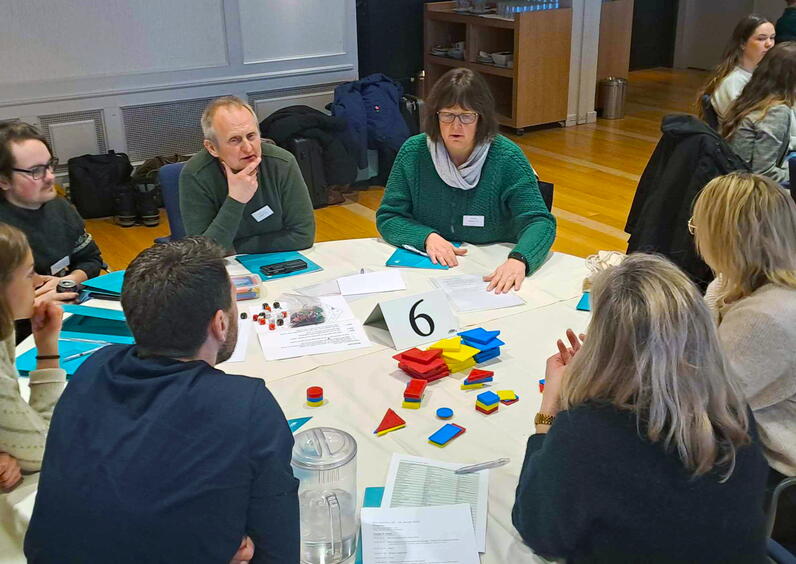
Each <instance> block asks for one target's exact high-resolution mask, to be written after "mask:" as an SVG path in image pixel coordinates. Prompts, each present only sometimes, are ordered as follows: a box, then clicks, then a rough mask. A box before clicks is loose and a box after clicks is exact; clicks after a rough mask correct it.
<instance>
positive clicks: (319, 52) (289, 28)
mask: <svg viewBox="0 0 796 564" xmlns="http://www.w3.org/2000/svg"><path fill="white" fill-rule="evenodd" d="M239 2H240V8H239V9H240V27H241V37H242V40H243V62H244V63H245V64H253V63H265V62H271V61H284V60H294V59H304V58H308V57H319V56H321V57H323V56H331V55H343V54H344V53H345V43H346V42H345V36H346V33H349V32H350V31H349V30H347V29H346V27H347V26H346V24H347V18H346V13H347V10H348V7H347V2H346V1H345V0H301V1H298V0H294V1H289V0H281V1H280V0H239Z"/></svg>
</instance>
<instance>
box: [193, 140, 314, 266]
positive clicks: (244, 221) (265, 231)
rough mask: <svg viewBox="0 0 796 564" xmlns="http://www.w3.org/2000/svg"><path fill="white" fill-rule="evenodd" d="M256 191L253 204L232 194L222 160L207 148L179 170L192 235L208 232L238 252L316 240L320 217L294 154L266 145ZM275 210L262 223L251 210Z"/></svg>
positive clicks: (288, 248)
mask: <svg viewBox="0 0 796 564" xmlns="http://www.w3.org/2000/svg"><path fill="white" fill-rule="evenodd" d="M262 148H263V158H262V161H261V162H260V166H259V167H258V169H257V181H258V183H259V187H258V188H257V192H255V194H254V196H253V197H252V199H251V200H249V202H248V203H246V204H242V203H240V202H238V201H236V200H233V199H232V198H230V197H229V191H228V189H227V179H226V176H224V172H223V171H222V169H221V166H220V164H219V162H218V159H217V158H215V157H213V156H212V155H211V154H210V153H208V152H207V149H202V150H201V151H199V152H198V153H197V154H195V155H194V156H193V157H191V160H189V161H188V162H187V163H186V164H185V167H184V168H183V169H182V173H181V174H180V212H181V213H182V221H183V223H184V224H185V232H186V233H187V234H188V235H204V236H206V237H209V238H211V239H213V240H214V241H215V242H216V243H218V244H219V245H221V246H222V247H224V248H225V249H228V250H231V251H235V252H236V253H269V252H275V251H296V250H300V249H306V248H309V247H311V246H312V244H313V242H314V241H315V216H314V215H313V213H312V202H311V201H310V196H309V192H308V191H307V185H306V184H305V183H304V179H303V178H302V176H301V171H300V170H299V167H298V163H296V159H295V158H294V157H293V155H292V154H291V153H289V152H288V151H285V150H284V149H281V148H279V147H277V146H276V145H271V144H270V143H263V144H262ZM265 206H268V207H270V208H271V211H272V212H273V213H272V214H271V215H270V216H268V217H266V218H265V219H261V221H257V220H256V219H255V218H254V217H253V216H252V214H254V213H255V212H257V211H258V210H261V209H262V208H263V207H265Z"/></svg>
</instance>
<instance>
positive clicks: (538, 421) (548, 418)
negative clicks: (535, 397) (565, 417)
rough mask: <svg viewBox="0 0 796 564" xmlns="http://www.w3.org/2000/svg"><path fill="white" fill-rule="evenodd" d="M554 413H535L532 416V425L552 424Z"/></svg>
mask: <svg viewBox="0 0 796 564" xmlns="http://www.w3.org/2000/svg"><path fill="white" fill-rule="evenodd" d="M555 418H556V416H555V415H547V414H546V413H537V414H536V417H534V418H533V424H534V425H552V424H553V421H554V420H555Z"/></svg>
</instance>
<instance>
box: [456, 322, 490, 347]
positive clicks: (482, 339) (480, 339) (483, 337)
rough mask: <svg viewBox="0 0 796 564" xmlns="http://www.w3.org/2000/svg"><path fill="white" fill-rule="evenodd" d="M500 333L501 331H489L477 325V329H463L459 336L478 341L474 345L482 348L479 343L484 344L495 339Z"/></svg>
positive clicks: (474, 341)
mask: <svg viewBox="0 0 796 564" xmlns="http://www.w3.org/2000/svg"><path fill="white" fill-rule="evenodd" d="M498 335H500V331H487V330H485V329H483V328H481V327H476V328H475V329H470V330H468V331H462V332H461V333H459V336H460V337H461V338H462V339H465V340H467V341H472V342H473V343H477V344H476V345H472V346H475V347H476V348H480V347H479V346H478V344H481V345H484V344H486V343H488V342H489V341H491V340H493V339H495V338H496V337H497V336H498Z"/></svg>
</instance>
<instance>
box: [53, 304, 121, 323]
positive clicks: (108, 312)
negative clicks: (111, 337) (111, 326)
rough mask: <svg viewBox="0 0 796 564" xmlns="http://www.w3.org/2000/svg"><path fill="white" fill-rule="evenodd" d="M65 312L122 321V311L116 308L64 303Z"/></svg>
mask: <svg viewBox="0 0 796 564" xmlns="http://www.w3.org/2000/svg"><path fill="white" fill-rule="evenodd" d="M63 308H64V312H65V313H72V314H77V315H82V316H84V317H97V318H99V319H110V320H112V321H124V320H125V317H124V312H123V311H120V310H118V309H106V308H103V307H91V306H84V305H75V304H65V305H64V306H63Z"/></svg>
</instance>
